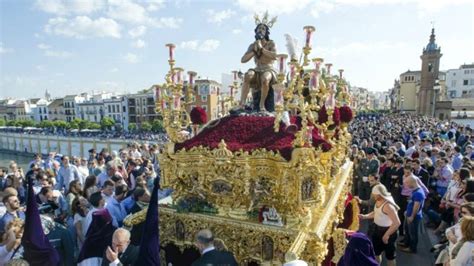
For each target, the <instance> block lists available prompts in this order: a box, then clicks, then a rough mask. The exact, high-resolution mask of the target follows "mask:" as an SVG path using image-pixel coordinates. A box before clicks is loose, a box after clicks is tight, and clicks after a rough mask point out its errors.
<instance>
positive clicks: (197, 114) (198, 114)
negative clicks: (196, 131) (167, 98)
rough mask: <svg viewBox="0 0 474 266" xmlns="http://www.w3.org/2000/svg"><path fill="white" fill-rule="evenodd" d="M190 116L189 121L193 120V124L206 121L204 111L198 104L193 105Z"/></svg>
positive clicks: (200, 123)
mask: <svg viewBox="0 0 474 266" xmlns="http://www.w3.org/2000/svg"><path fill="white" fill-rule="evenodd" d="M190 116H191V122H193V124H194V125H202V124H205V123H207V114H206V111H205V110H204V109H202V108H201V107H199V106H196V107H193V109H192V110H191V114H190Z"/></svg>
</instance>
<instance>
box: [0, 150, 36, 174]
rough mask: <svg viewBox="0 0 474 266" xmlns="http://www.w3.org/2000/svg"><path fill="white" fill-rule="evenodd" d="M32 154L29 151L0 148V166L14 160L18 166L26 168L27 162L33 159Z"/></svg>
mask: <svg viewBox="0 0 474 266" xmlns="http://www.w3.org/2000/svg"><path fill="white" fill-rule="evenodd" d="M33 157H34V154H33V153H29V152H19V151H10V150H5V149H0V167H7V168H8V166H9V165H10V162H11V161H15V162H16V163H17V164H18V166H20V167H22V168H23V169H25V170H26V169H28V168H29V165H28V163H29V162H31V161H33Z"/></svg>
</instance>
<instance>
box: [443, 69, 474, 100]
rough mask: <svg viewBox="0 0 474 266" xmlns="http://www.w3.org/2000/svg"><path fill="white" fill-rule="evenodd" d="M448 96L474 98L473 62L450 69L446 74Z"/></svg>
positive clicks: (451, 97)
mask: <svg viewBox="0 0 474 266" xmlns="http://www.w3.org/2000/svg"><path fill="white" fill-rule="evenodd" d="M446 86H447V94H448V98H450V99H453V98H474V63H472V64H464V65H461V66H460V67H459V68H458V69H450V70H448V71H447V74H446Z"/></svg>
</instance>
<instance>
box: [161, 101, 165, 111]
mask: <svg viewBox="0 0 474 266" xmlns="http://www.w3.org/2000/svg"><path fill="white" fill-rule="evenodd" d="M165 109H166V102H165V99H161V110H165Z"/></svg>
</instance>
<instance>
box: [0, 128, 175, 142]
mask: <svg viewBox="0 0 474 266" xmlns="http://www.w3.org/2000/svg"><path fill="white" fill-rule="evenodd" d="M0 132H10V133H21V134H28V135H42V136H60V137H72V138H75V137H78V138H96V139H127V140H137V141H138V140H140V141H144V140H145V141H155V142H158V143H165V142H167V141H168V135H166V133H152V132H131V131H130V132H127V131H113V130H112V131H104V130H87V129H86V130H77V129H75V130H74V129H72V130H66V129H40V128H35V130H28V129H26V130H25V129H22V128H16V127H15V128H8V127H3V128H0Z"/></svg>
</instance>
